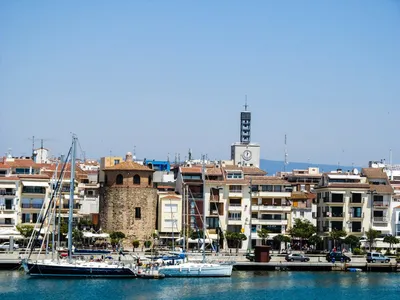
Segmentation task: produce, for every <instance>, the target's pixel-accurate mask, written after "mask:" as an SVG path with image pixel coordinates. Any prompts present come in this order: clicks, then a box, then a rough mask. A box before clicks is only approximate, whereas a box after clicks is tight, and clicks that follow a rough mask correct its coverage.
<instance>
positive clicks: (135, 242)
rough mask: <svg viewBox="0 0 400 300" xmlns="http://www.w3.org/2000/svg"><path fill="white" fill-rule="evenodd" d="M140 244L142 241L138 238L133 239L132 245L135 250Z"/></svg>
mask: <svg viewBox="0 0 400 300" xmlns="http://www.w3.org/2000/svg"><path fill="white" fill-rule="evenodd" d="M139 245H140V242H139V241H138V240H133V241H132V247H133V249H134V250H135V248H138V247H139Z"/></svg>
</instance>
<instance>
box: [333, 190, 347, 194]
mask: <svg viewBox="0 0 400 300" xmlns="http://www.w3.org/2000/svg"><path fill="white" fill-rule="evenodd" d="M331 194H346V192H345V191H331Z"/></svg>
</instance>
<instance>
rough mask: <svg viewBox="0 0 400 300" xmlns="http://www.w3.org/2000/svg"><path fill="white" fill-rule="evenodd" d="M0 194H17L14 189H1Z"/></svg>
mask: <svg viewBox="0 0 400 300" xmlns="http://www.w3.org/2000/svg"><path fill="white" fill-rule="evenodd" d="M0 196H15V190H12V191H7V190H0Z"/></svg>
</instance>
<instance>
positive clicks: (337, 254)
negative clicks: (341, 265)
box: [326, 252, 351, 262]
mask: <svg viewBox="0 0 400 300" xmlns="http://www.w3.org/2000/svg"><path fill="white" fill-rule="evenodd" d="M332 259H335V262H342V261H343V262H349V261H351V258H350V257H348V256H346V255H344V254H343V253H342V252H330V253H328V254H327V255H326V260H327V261H328V262H331V261H332Z"/></svg>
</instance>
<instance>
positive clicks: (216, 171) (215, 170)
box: [206, 167, 222, 175]
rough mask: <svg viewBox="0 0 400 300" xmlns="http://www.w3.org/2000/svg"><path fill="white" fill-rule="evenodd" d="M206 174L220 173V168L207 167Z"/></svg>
mask: <svg viewBox="0 0 400 300" xmlns="http://www.w3.org/2000/svg"><path fill="white" fill-rule="evenodd" d="M206 175H222V170H221V168H216V167H207V168H206Z"/></svg>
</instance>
